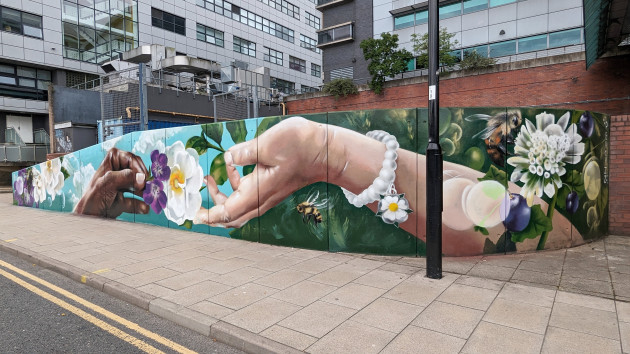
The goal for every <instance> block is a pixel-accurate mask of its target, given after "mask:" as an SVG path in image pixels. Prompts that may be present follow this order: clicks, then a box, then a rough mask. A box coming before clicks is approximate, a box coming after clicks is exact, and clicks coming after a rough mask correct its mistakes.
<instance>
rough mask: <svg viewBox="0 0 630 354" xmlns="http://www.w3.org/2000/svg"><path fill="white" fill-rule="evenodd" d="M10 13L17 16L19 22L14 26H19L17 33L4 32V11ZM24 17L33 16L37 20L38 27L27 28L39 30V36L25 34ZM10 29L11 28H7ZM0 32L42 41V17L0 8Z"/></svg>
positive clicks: (9, 8) (6, 7) (8, 8)
mask: <svg viewBox="0 0 630 354" xmlns="http://www.w3.org/2000/svg"><path fill="white" fill-rule="evenodd" d="M7 10H8V11H11V12H15V13H16V14H17V15H19V17H20V18H19V22H18V23H17V24H16V26H19V32H16V31H12V30H5V28H6V26H5V19H4V18H5V15H4V13H5V11H7ZM24 15H28V16H33V17H35V18H37V19H39V27H34V26H29V27H31V28H35V29H39V31H40V36H37V35H33V34H27V33H26V31H25V23H24ZM9 28H12V27H9ZM0 31H2V32H7V33H13V34H15V35H19V36H25V37H29V38H35V39H41V40H44V23H43V16H40V15H37V14H34V13H30V12H26V11H22V10H18V9H14V8H11V7H8V6H0Z"/></svg>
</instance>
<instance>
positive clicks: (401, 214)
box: [376, 194, 411, 226]
mask: <svg viewBox="0 0 630 354" xmlns="http://www.w3.org/2000/svg"><path fill="white" fill-rule="evenodd" d="M409 213H411V209H409V201H407V198H405V195H404V194H393V195H386V196H384V197H383V198H382V199H381V200H380V201H379V202H378V212H377V213H376V216H380V217H381V218H382V219H383V221H384V222H385V223H387V224H394V225H396V226H398V224H400V223H403V222H405V221H407V218H408V217H409Z"/></svg>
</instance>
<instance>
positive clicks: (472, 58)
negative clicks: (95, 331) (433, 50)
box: [459, 50, 497, 70]
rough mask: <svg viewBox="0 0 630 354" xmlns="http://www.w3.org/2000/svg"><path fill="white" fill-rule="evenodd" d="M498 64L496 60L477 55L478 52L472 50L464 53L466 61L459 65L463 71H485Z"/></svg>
mask: <svg viewBox="0 0 630 354" xmlns="http://www.w3.org/2000/svg"><path fill="white" fill-rule="evenodd" d="M496 63H497V60H496V59H494V58H488V57H484V56H483V55H481V54H479V53H477V51H476V50H472V51H469V52H465V53H464V59H463V60H462V61H461V62H460V63H459V67H460V69H462V70H470V69H483V68H487V67H490V66H492V65H494V64H496Z"/></svg>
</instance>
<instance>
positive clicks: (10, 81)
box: [0, 75, 15, 85]
mask: <svg viewBox="0 0 630 354" xmlns="http://www.w3.org/2000/svg"><path fill="white" fill-rule="evenodd" d="M0 84H5V85H15V78H14V77H8V76H2V75H0Z"/></svg>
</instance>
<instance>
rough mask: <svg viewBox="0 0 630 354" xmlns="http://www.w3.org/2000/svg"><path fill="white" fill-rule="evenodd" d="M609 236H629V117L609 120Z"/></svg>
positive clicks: (614, 117) (615, 117)
mask: <svg viewBox="0 0 630 354" xmlns="http://www.w3.org/2000/svg"><path fill="white" fill-rule="evenodd" d="M610 121H611V126H610V194H609V195H610V197H609V198H610V201H609V210H610V227H609V230H610V234H617V235H630V115H620V116H613V117H611V119H610Z"/></svg>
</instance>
